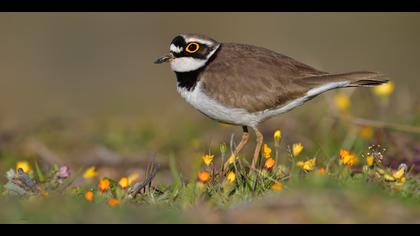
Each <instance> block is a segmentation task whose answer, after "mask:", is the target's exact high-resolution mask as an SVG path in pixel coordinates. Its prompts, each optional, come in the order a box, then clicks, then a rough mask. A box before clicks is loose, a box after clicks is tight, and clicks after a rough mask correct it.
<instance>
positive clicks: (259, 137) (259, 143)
mask: <svg viewBox="0 0 420 236" xmlns="http://www.w3.org/2000/svg"><path fill="white" fill-rule="evenodd" d="M253 129H254V131H255V134H256V136H257V146H256V147H255V153H254V158H253V159H252V163H251V170H255V167H256V165H257V162H258V157H259V156H260V152H261V147H262V144H263V140H264V137H263V135H262V133H261V132H260V131H259V130H258V129H257V128H256V127H253Z"/></svg>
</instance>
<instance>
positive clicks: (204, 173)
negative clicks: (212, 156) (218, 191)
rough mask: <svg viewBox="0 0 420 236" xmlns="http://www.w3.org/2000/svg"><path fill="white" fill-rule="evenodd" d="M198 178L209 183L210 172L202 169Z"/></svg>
mask: <svg viewBox="0 0 420 236" xmlns="http://www.w3.org/2000/svg"><path fill="white" fill-rule="evenodd" d="M197 179H198V181H200V182H201V183H207V182H208V181H209V179H210V173H209V172H207V171H200V172H199V173H198V175H197Z"/></svg>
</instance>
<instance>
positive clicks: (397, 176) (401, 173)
mask: <svg viewBox="0 0 420 236" xmlns="http://www.w3.org/2000/svg"><path fill="white" fill-rule="evenodd" d="M404 174H405V168H400V169H398V170H397V171H395V172H394V173H393V174H392V176H393V177H394V178H395V179H397V180H400V179H401V178H403V177H404Z"/></svg>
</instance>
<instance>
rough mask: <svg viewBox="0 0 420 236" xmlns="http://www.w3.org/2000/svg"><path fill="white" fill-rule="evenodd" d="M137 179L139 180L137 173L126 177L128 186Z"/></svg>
mask: <svg viewBox="0 0 420 236" xmlns="http://www.w3.org/2000/svg"><path fill="white" fill-rule="evenodd" d="M138 179H140V174H139V173H133V174H131V175H129V176H128V185H132V184H133V183H134V182H136V181H137V180H138Z"/></svg>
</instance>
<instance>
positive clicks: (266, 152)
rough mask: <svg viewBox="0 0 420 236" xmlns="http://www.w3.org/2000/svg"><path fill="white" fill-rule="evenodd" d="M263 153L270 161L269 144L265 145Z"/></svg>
mask: <svg viewBox="0 0 420 236" xmlns="http://www.w3.org/2000/svg"><path fill="white" fill-rule="evenodd" d="M263 152H264V157H265V158H267V159H269V158H270V157H271V148H270V147H269V146H268V145H267V144H264V147H263Z"/></svg>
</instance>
